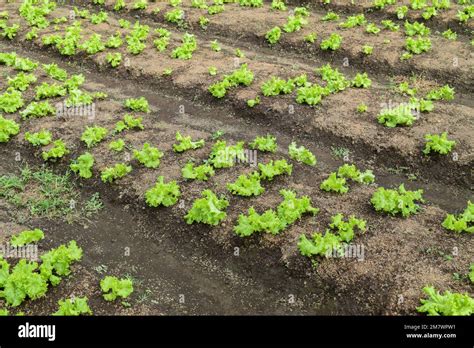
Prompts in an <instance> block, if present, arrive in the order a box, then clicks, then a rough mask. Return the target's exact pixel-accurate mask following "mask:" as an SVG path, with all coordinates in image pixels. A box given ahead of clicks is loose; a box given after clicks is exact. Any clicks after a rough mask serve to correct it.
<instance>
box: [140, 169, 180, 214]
mask: <svg viewBox="0 0 474 348" xmlns="http://www.w3.org/2000/svg"><path fill="white" fill-rule="evenodd" d="M180 195H181V192H180V190H179V186H178V184H176V181H170V182H168V183H165V182H164V177H163V176H159V177H158V181H157V182H156V184H155V186H153V187H152V188H150V189H148V190H147V191H146V192H145V199H146V203H147V204H148V205H149V206H150V207H158V206H159V205H164V206H165V207H170V206H172V205H174V204H176V202H178V199H179V197H180Z"/></svg>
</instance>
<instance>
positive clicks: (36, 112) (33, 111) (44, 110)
mask: <svg viewBox="0 0 474 348" xmlns="http://www.w3.org/2000/svg"><path fill="white" fill-rule="evenodd" d="M55 114H56V108H55V107H54V106H52V105H51V104H50V103H49V102H48V101H44V102H31V103H30V104H29V105H28V106H27V107H26V108H25V109H24V110H22V111H20V115H21V118H22V119H24V120H25V119H27V118H32V117H33V118H39V117H45V116H49V115H55Z"/></svg>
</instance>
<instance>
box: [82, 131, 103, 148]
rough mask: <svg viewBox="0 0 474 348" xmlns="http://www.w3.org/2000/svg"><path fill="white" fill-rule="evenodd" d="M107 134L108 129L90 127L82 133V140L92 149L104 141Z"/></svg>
mask: <svg viewBox="0 0 474 348" xmlns="http://www.w3.org/2000/svg"><path fill="white" fill-rule="evenodd" d="M107 132H108V131H107V129H106V128H104V127H98V126H93V127H89V126H88V127H86V130H85V131H84V132H83V133H82V136H81V140H82V141H83V142H85V143H86V145H87V147H88V148H91V147H93V146H95V145H97V144H98V143H100V142H101V141H102V140H104V138H105V136H106V135H107Z"/></svg>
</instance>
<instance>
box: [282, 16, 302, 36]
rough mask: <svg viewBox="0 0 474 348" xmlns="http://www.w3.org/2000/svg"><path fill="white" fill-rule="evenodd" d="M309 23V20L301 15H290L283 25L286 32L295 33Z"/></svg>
mask: <svg viewBox="0 0 474 348" xmlns="http://www.w3.org/2000/svg"><path fill="white" fill-rule="evenodd" d="M307 24H308V20H307V19H306V18H304V17H303V16H300V15H296V14H295V15H290V16H288V19H287V21H286V23H285V25H284V26H283V31H285V32H286V33H294V32H295V31H300V30H301V29H302V28H303V27H304V26H305V25H307Z"/></svg>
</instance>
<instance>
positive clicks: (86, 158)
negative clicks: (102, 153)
mask: <svg viewBox="0 0 474 348" xmlns="http://www.w3.org/2000/svg"><path fill="white" fill-rule="evenodd" d="M93 166H94V156H92V154H90V153H89V152H86V153H84V154H83V155H80V156H79V157H78V158H77V159H76V160H75V161H73V163H71V165H70V168H71V170H72V171H73V172H74V173H79V176H80V177H81V178H84V179H89V178H91V177H92V167H93Z"/></svg>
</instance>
